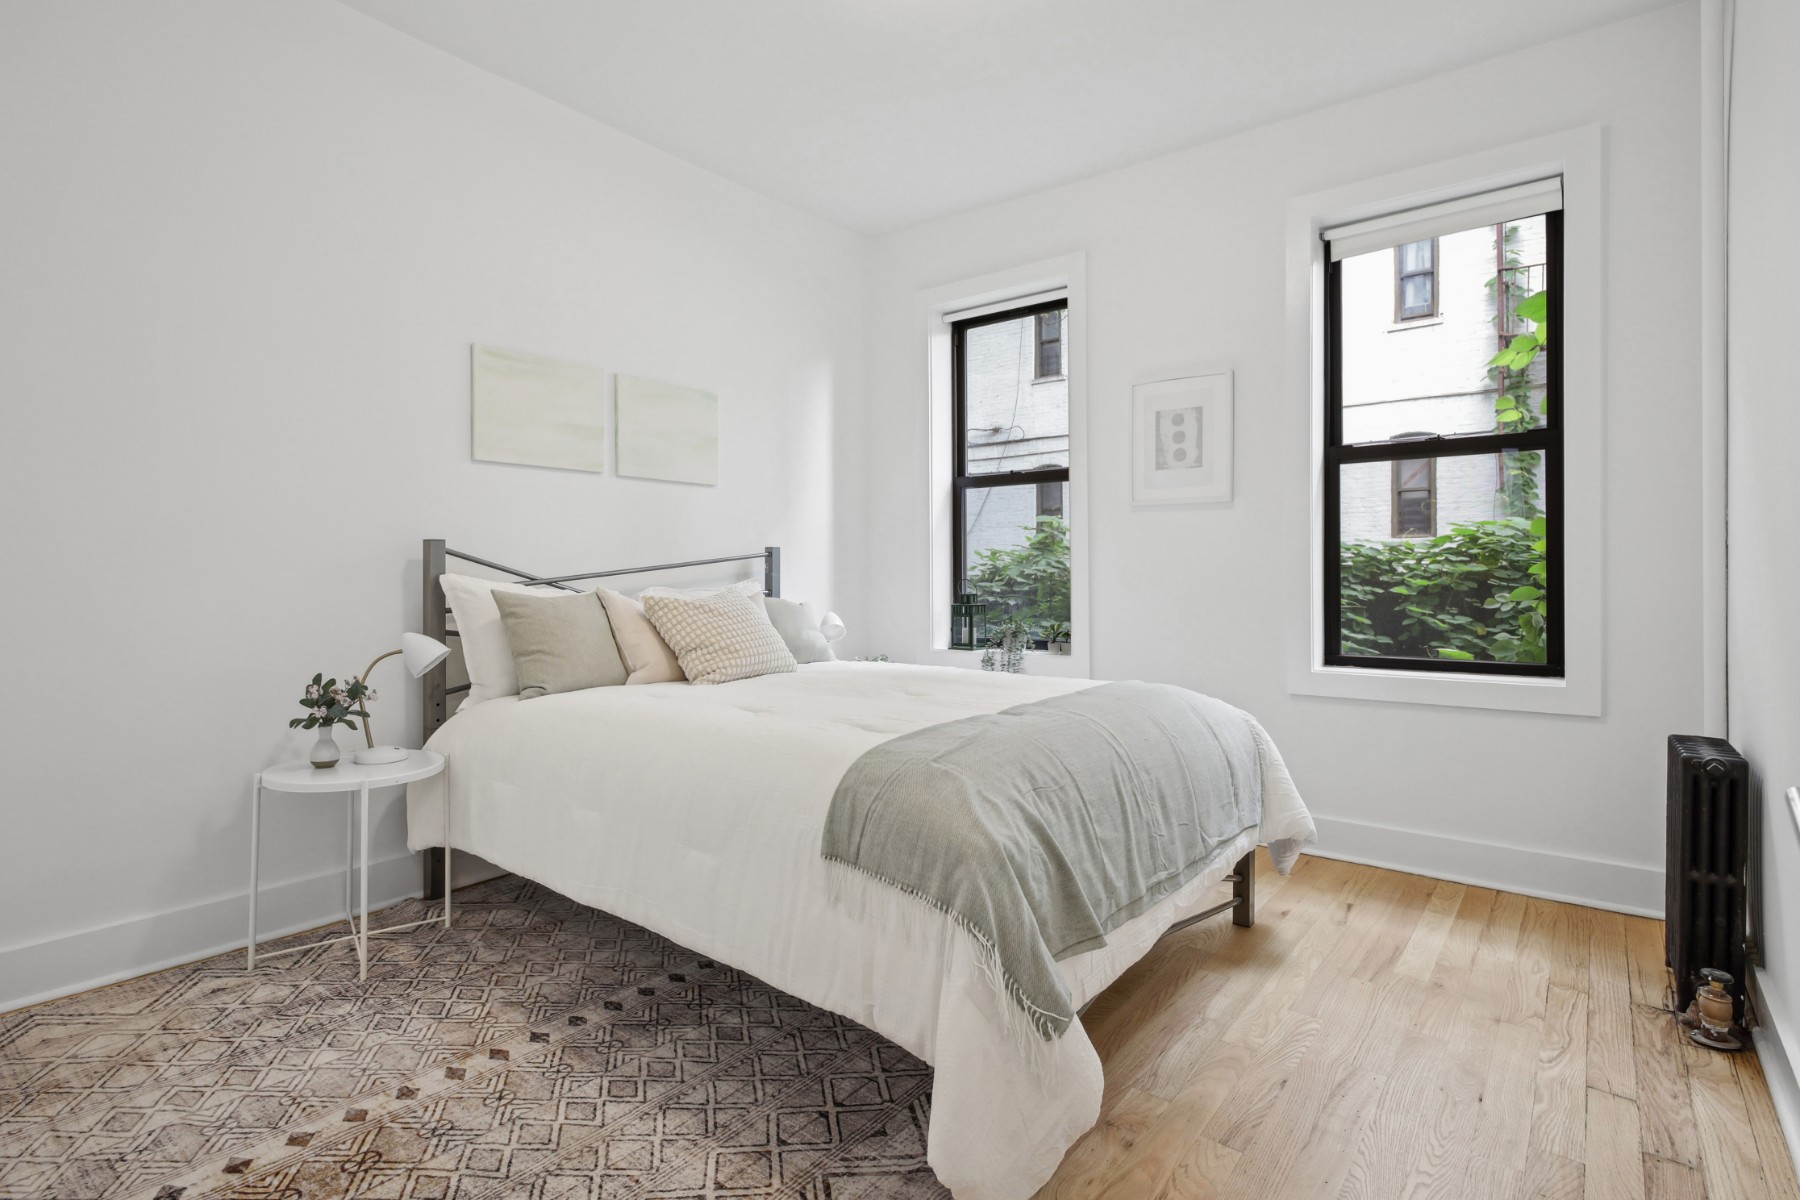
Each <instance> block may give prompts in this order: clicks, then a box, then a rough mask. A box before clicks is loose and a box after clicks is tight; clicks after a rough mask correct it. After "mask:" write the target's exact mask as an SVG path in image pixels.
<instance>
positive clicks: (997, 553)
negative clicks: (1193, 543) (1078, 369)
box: [950, 299, 1070, 643]
mask: <svg viewBox="0 0 1800 1200" xmlns="http://www.w3.org/2000/svg"><path fill="white" fill-rule="evenodd" d="M1067 317H1068V301H1067V300H1066V299H1055V300H1049V301H1045V302H1042V303H1037V304H1027V305H1022V306H1020V307H1018V308H1012V309H1007V310H1005V311H1001V312H984V313H981V314H980V315H977V316H973V317H969V318H968V319H966V320H961V321H955V322H953V323H952V324H951V326H950V357H951V407H952V412H953V419H952V421H951V428H952V432H953V436H954V445H953V446H952V454H953V463H954V467H953V470H954V477H953V480H952V484H953V500H952V503H953V512H952V518H951V520H952V539H951V540H952V546H951V570H950V578H951V581H952V592H953V593H963V592H967V593H971V594H973V595H974V596H975V597H976V598H977V599H979V600H982V601H984V602H985V603H986V604H987V605H988V617H987V619H988V625H989V627H990V628H992V626H993V625H994V623H995V622H996V621H998V620H1000V619H1003V618H1005V617H1009V616H1011V617H1017V618H1019V619H1020V620H1023V621H1024V622H1025V624H1026V626H1027V628H1028V629H1029V630H1030V635H1031V638H1032V640H1034V641H1035V642H1038V643H1042V642H1043V641H1044V640H1045V639H1044V631H1045V629H1046V628H1047V627H1048V626H1050V625H1052V624H1057V623H1060V624H1065V625H1066V624H1067V623H1068V621H1069V618H1070V609H1069V599H1070V584H1069V526H1068V522H1067V519H1066V516H1065V514H1067V512H1068V497H1069V382H1068V376H1067V372H1066V369H1065V368H1066V365H1067V364H1066V361H1065V355H1066V353H1067V343H1066V341H1065V339H1064V337H1063V331H1064V329H1065V328H1066V323H1067Z"/></svg>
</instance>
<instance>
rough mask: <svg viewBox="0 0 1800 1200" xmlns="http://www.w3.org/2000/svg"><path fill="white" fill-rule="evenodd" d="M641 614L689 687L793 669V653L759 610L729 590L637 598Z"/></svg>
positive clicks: (748, 599)
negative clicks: (665, 645) (666, 647)
mask: <svg viewBox="0 0 1800 1200" xmlns="http://www.w3.org/2000/svg"><path fill="white" fill-rule="evenodd" d="M643 602H644V615H645V616H647V617H649V618H650V623H651V624H652V625H654V626H656V632H658V633H660V634H661V635H662V639H663V641H665V642H667V643H668V644H669V648H670V649H671V650H673V651H675V658H676V660H677V661H679V662H680V663H681V669H682V671H683V672H684V673H686V675H687V677H688V682H690V683H730V682H731V681H732V680H734V679H750V678H752V677H753V676H757V675H776V674H779V673H781V672H783V671H794V670H798V669H799V666H798V664H797V663H795V661H794V655H793V652H792V651H790V650H789V649H788V648H787V643H786V642H784V641H782V640H781V635H780V634H779V633H777V632H775V627H774V626H773V625H771V624H770V623H769V615H768V613H766V612H764V611H763V606H762V601H761V599H760V598H758V597H756V596H747V595H745V594H744V593H743V592H741V591H739V590H737V589H735V588H727V589H725V590H724V591H721V592H712V593H709V594H707V595H701V596H675V595H658V594H656V593H654V592H647V593H645V594H644V596H643Z"/></svg>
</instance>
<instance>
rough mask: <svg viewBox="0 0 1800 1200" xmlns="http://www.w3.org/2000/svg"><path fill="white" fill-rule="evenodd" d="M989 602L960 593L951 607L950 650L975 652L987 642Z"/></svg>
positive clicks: (971, 594)
mask: <svg viewBox="0 0 1800 1200" xmlns="http://www.w3.org/2000/svg"><path fill="white" fill-rule="evenodd" d="M987 610H988V606H987V602H986V601H984V600H978V599H976V598H975V594H974V593H973V592H960V593H958V594H957V597H956V603H955V604H952V605H951V606H950V648H951V649H952V650H973V649H975V648H976V647H978V646H980V645H982V644H983V643H985V642H986V641H987Z"/></svg>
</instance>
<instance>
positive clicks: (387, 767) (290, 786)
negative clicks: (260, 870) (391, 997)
mask: <svg viewBox="0 0 1800 1200" xmlns="http://www.w3.org/2000/svg"><path fill="white" fill-rule="evenodd" d="M443 769H444V756H443V755H441V754H439V753H438V752H437V751H435V750H408V751H407V752H406V757H405V758H403V759H401V760H400V761H399V762H391V763H381V764H379V765H373V766H364V765H362V764H360V763H355V762H352V761H350V758H349V756H347V755H346V756H345V758H344V760H343V761H342V762H340V763H338V765H337V766H335V767H326V768H324V769H322V770H321V769H320V768H318V767H315V766H313V765H312V764H311V763H309V762H307V761H305V760H304V759H301V760H299V761H297V762H286V763H282V764H280V765H279V766H274V767H270V768H269V769H268V770H266V771H262V772H260V773H258V774H257V775H255V776H252V777H251V781H250V943H249V946H248V948H247V950H246V951H245V967H246V969H248V968H253V967H255V966H256V962H257V959H258V958H259V957H260V958H275V957H277V956H279V955H283V954H297V953H299V952H300V951H302V950H311V949H313V948H314V947H315V946H329V945H331V944H332V943H334V942H355V943H356V964H357V967H356V977H357V978H358V979H359V980H360V979H367V978H368V976H369V934H371V933H392V932H393V931H394V930H397V929H411V928H413V927H414V926H415V925H429V924H431V923H433V922H435V921H442V922H443V923H444V925H445V927H448V926H449V924H450V889H449V888H448V887H446V888H445V889H444V911H443V913H442V914H441V915H439V916H435V917H427V918H425V919H424V920H422V921H408V922H407V923H406V924H404V925H389V926H386V927H384V928H381V929H374V930H371V929H370V928H369V790H370V789H371V788H383V787H393V786H395V785H397V784H402V783H411V782H413V781H414V780H416V779H429V778H430V777H431V776H433V775H436V774H437V773H438V772H439V771H442V770H443ZM265 790H267V791H271V792H302V793H327V792H342V793H344V918H345V920H347V921H349V922H350V932H349V934H348V935H346V936H344V937H334V938H326V939H324V940H323V941H318V942H308V943H307V944H306V945H304V946H290V947H288V948H287V949H285V950H275V951H272V952H271V953H268V954H263V955H258V954H257V952H256V889H257V858H258V854H257V851H258V849H259V843H258V836H259V833H260V829H259V826H260V825H261V824H262V794H263V792H264V791H265ZM355 801H360V804H359V805H354V806H353V802H355ZM353 807H360V808H361V817H362V822H361V823H362V832H361V836H360V838H358V837H356V836H354V835H353V833H352V825H351V822H352V819H353V816H354V812H353ZM357 842H360V843H361V848H362V855H361V862H360V869H359V870H358V871H357V875H358V878H359V879H360V880H361V885H362V895H361V900H360V902H359V904H358V906H357V909H355V910H353V909H352V908H351V906H350V873H351V867H352V866H353V865H358V864H356V862H355V859H356V856H355V855H354V854H353V853H352V849H353V846H354V844H355V843H357ZM444 870H445V871H446V872H448V871H449V870H450V803H449V797H448V796H446V797H445V801H444ZM448 878H449V875H448V874H446V875H445V879H448ZM358 912H360V913H361V920H358V919H357V914H358Z"/></svg>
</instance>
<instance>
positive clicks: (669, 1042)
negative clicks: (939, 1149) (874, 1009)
mask: <svg viewBox="0 0 1800 1200" xmlns="http://www.w3.org/2000/svg"><path fill="white" fill-rule="evenodd" d="M456 899H457V907H456V916H455V923H454V925H453V926H452V927H451V928H450V929H444V928H443V927H442V926H439V925H428V926H421V927H419V928H417V929H413V930H409V931H406V932H403V933H398V934H391V935H388V936H385V937H383V936H377V937H374V938H371V939H370V954H371V961H370V964H369V978H368V981H367V982H366V983H358V982H357V980H356V958H355V953H354V950H353V949H352V948H351V946H350V944H349V943H340V944H338V945H336V946H329V947H324V948H322V949H318V950H312V951H307V952H304V953H302V954H298V955H293V956H290V957H287V958H278V959H276V960H274V961H273V962H271V963H267V964H259V965H258V966H257V969H256V970H255V971H254V972H246V971H245V970H244V962H243V956H242V955H241V954H233V955H224V956H221V957H219V958H214V959H210V960H208V961H206V962H203V963H198V964H195V965H193V966H189V967H181V968H177V969H175V970H171V971H163V972H160V973H159V974H156V975H150V976H146V977H144V978H142V979H137V980H133V981H131V982H129V983H123V984H118V985H116V986H113V987H108V988H102V989H100V990H98V991H94V992H89V993H87V994H85V995H81V996H74V997H70V998H68V999H66V1000H58V1001H53V1002H51V1003H49V1004H43V1005H39V1006H38V1007H36V1008H31V1009H27V1010H24V1011H22V1012H17V1013H13V1014H10V1015H6V1016H0V1197H6V1198H7V1200H25V1198H27V1197H48V1198H53V1200H87V1198H89V1197H113V1196H128V1197H142V1198H144V1200H151V1198H152V1197H158V1198H164V1200H175V1198H179V1200H200V1198H201V1197H262V1198H269V1200H275V1198H280V1200H323V1198H325V1197H350V1196H357V1197H384V1198H394V1200H400V1198H406V1200H411V1198H414V1197H420V1198H423V1197H431V1198H437V1200H447V1198H454V1200H475V1198H477V1197H533V1198H536V1200H575V1198H583V1200H586V1198H592V1200H625V1198H636V1197H644V1198H648V1197H663V1198H671V1197H683V1198H686V1197H715V1196H717V1197H724V1196H733V1197H773V1196H783V1197H786V1196H797V1197H807V1198H810V1200H865V1198H873V1197H883V1198H886V1197H904V1198H907V1200H911V1198H913V1197H944V1196H948V1194H949V1193H948V1192H947V1191H946V1190H945V1189H944V1188H943V1187H942V1186H941V1185H940V1184H939V1183H938V1182H937V1180H936V1178H935V1177H934V1176H933V1175H932V1173H931V1171H930V1169H929V1168H928V1167H926V1165H925V1128H926V1121H927V1116H928V1111H929V1106H930V1096H931V1070H930V1068H929V1067H927V1066H926V1065H925V1064H924V1063H922V1062H920V1061H919V1060H918V1059H916V1058H913V1057H912V1056H911V1055H909V1054H907V1053H905V1052H904V1051H902V1050H900V1049H899V1048H898V1047H896V1046H894V1045H893V1044H892V1043H891V1042H888V1041H886V1040H885V1039H883V1038H881V1037H880V1036H878V1035H877V1034H875V1033H872V1032H871V1031H869V1030H868V1029H865V1028H863V1027H862V1026H860V1025H857V1024H856V1023H854V1022H852V1021H849V1020H846V1019H844V1018H842V1017H837V1016H833V1015H831V1014H830V1013H826V1012H823V1011H821V1010H819V1009H816V1008H813V1007H812V1006H810V1005H808V1004H805V1003H803V1002H801V1001H799V1000H796V999H794V998H793V997H791V996H787V995H784V994H783V993H781V992H778V991H776V990H775V989H774V988H771V987H769V986H767V985H766V984H763V983H760V982H758V981H757V980H755V979H752V978H750V977H749V976H747V975H744V974H743V973H741V972H739V971H734V970H732V969H731V968H729V967H726V966H724V965H722V964H717V963H713V962H711V961H708V960H706V959H703V958H700V957H699V956H698V955H696V954H694V953H692V952H691V951H688V950H684V949H682V948H681V947H680V946H677V945H675V944H674V943H672V942H670V941H668V940H667V939H666V938H662V937H658V936H657V935H656V934H653V933H651V932H649V931H648V930H645V929H642V928H640V927H638V926H636V925H632V924H629V923H627V922H625V921H621V920H619V919H618V918H616V917H611V916H608V915H607V914H605V913H602V912H597V911H595V910H593V909H590V908H584V907H582V906H581V905H578V904H576V903H574V902H573V901H570V900H566V899H564V898H563V897H561V896H558V895H556V894H554V893H552V892H550V891H548V890H546V889H544V888H542V887H539V886H537V885H536V884H532V883H528V882H525V881H523V880H520V879H516V878H512V877H507V878H504V879H497V880H493V881H491V882H488V883H484V884H480V885H478V886H476V887H473V888H467V889H464V890H463V891H460V892H458V893H457V896H456ZM425 915H427V909H426V907H425V906H423V905H422V904H420V903H419V902H417V901H414V902H410V903H408V904H403V905H401V906H399V907H398V908H395V909H391V910H389V911H388V912H386V913H383V914H381V919H379V920H377V921H376V922H375V924H376V925H377V926H380V925H382V924H386V923H398V922H403V921H409V920H415V919H417V918H419V917H422V916H425ZM317 936H319V935H318V934H310V935H301V936H299V937H296V938H294V939H292V940H291V941H290V943H289V944H296V943H298V942H302V941H306V940H310V939H311V938H315V937H317ZM271 948H274V947H271Z"/></svg>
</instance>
